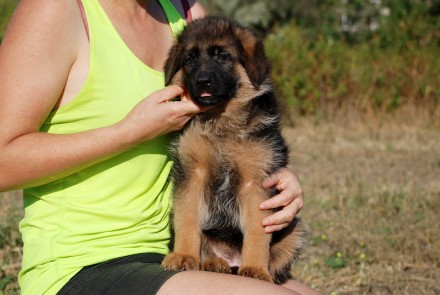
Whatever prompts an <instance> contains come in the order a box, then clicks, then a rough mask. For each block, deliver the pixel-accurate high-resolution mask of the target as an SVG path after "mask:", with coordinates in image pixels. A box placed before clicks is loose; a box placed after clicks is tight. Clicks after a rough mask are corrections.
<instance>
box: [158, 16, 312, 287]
mask: <svg viewBox="0 0 440 295" xmlns="http://www.w3.org/2000/svg"><path fill="white" fill-rule="evenodd" d="M269 71H270V67H269V63H268V60H267V58H266V56H265V54H264V49H263V45H262V43H261V42H260V41H258V40H257V39H256V37H255V35H254V34H253V33H252V32H251V31H250V30H248V29H246V28H243V27H241V26H240V25H238V24H237V23H235V22H232V21H229V20H227V19H225V18H222V17H214V16H210V17H206V18H204V19H201V20H196V21H194V22H193V23H191V24H190V25H189V26H188V27H187V28H186V29H185V30H184V31H183V33H182V34H181V35H180V37H179V38H178V40H177V42H176V44H175V45H174V47H173V48H172V49H171V51H170V55H169V58H168V60H167V63H166V66H165V75H166V83H167V84H170V83H177V84H181V85H184V87H185V88H186V89H188V91H189V94H190V96H191V97H192V99H193V100H194V101H195V102H196V103H198V104H200V105H202V106H212V108H210V109H209V110H208V111H206V112H203V113H200V114H198V115H197V116H195V117H194V118H193V119H192V120H191V121H190V122H189V123H188V124H187V126H186V127H185V129H184V130H183V132H182V134H181V135H180V136H179V137H178V139H177V140H176V141H175V142H174V144H173V146H172V151H171V153H172V156H173V157H174V161H175V164H174V168H173V171H172V177H173V179H174V182H175V196H174V220H173V223H174V230H175V244H174V252H172V253H170V254H169V255H168V256H167V257H166V258H165V259H164V261H163V263H162V265H163V267H165V268H166V269H185V270H199V269H200V270H207V271H215V272H225V273H231V272H232V269H231V267H230V266H229V265H228V263H227V262H226V261H225V260H223V259H222V258H219V257H217V256H219V255H218V253H221V254H222V255H220V256H233V254H234V253H240V255H241V263H240V265H239V268H238V271H237V272H238V274H239V275H243V276H247V277H254V278H258V279H262V280H266V281H271V282H275V283H278V284H280V283H283V282H285V281H286V280H287V279H289V278H290V277H291V276H290V268H291V264H292V262H293V261H294V260H295V259H296V258H297V257H298V255H299V254H300V252H301V250H302V249H303V248H304V246H305V244H306V240H307V236H308V228H307V226H306V225H305V224H304V222H303V221H302V220H300V219H298V218H295V219H294V221H293V222H292V223H291V225H290V226H289V227H288V228H285V229H283V230H281V231H279V232H277V233H274V234H272V235H270V234H266V233H265V232H264V228H263V226H262V225H261V222H262V220H263V218H264V217H266V216H268V215H270V214H272V213H273V211H270V210H269V211H267V210H260V209H259V205H260V203H261V202H262V201H264V200H266V199H268V198H270V197H271V196H273V195H274V193H275V191H273V190H272V191H270V190H266V189H264V188H263V187H262V182H263V179H264V178H266V177H267V176H268V175H270V174H271V173H273V172H274V171H276V170H277V169H279V168H280V167H284V166H286V165H287V161H288V148H287V146H286V143H285V141H284V139H283V137H282V136H281V133H280V113H281V111H280V106H279V104H278V102H277V98H276V96H275V94H274V92H273V90H272V85H271V81H270V74H269Z"/></svg>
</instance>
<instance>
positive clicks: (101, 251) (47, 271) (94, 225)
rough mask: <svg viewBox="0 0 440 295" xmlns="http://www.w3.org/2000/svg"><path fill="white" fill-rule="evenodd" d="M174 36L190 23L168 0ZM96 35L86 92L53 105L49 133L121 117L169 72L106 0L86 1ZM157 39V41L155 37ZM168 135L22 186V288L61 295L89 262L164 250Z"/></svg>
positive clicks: (168, 191)
mask: <svg viewBox="0 0 440 295" xmlns="http://www.w3.org/2000/svg"><path fill="white" fill-rule="evenodd" d="M159 2H160V4H161V5H162V8H163V10H164V11H165V13H166V15H167V18H168V21H169V24H170V26H171V29H172V31H173V34H174V35H177V34H178V33H179V32H180V31H181V30H182V29H183V27H184V26H185V24H186V22H185V20H184V19H182V17H181V15H180V14H179V13H178V12H177V10H176V9H175V8H174V7H173V5H172V4H171V3H170V2H169V0H160V1H159ZM83 5H84V10H85V13H86V17H87V21H88V25H89V34H90V62H89V73H88V77H87V79H86V82H85V85H84V86H83V88H82V90H81V91H80V93H79V94H78V95H77V97H75V98H74V99H73V100H72V101H71V102H69V103H68V104H66V105H65V106H62V107H61V108H60V109H58V110H56V111H54V112H52V113H51V114H50V115H49V117H48V118H47V119H46V121H45V122H44V124H43V126H42V127H41V131H43V132H49V133H55V134H68V133H74V132H80V131H84V130H89V129H94V128H98V127H102V126H108V125H110V124H114V123H116V122H118V121H120V120H121V119H122V118H124V117H125V116H126V115H127V113H128V112H129V111H130V110H131V109H132V108H133V107H134V106H135V105H136V104H137V103H138V102H139V101H140V100H142V99H143V98H145V97H147V96H148V95H149V94H150V93H151V92H153V91H156V90H158V89H161V88H163V87H164V75H163V73H162V72H158V71H156V70H154V69H151V68H149V67H148V66H146V65H145V64H144V63H143V62H142V61H140V60H139V59H138V58H137V57H136V56H135V55H134V54H133V53H132V52H131V51H130V49H129V48H128V47H127V46H126V44H125V43H124V42H123V40H122V39H121V37H120V36H119V35H118V33H117V31H116V30H115V28H114V27H113V25H112V23H111V21H110V19H109V18H108V17H107V15H106V13H105V11H104V10H103V9H102V7H101V6H100V4H99V2H98V0H83ZM152 42H154V40H152ZM168 141H169V138H168V136H163V137H159V138H156V139H154V140H151V141H149V142H146V143H144V144H141V145H138V146H136V147H135V148H133V149H131V150H130V151H127V152H125V153H122V154H120V155H117V156H115V157H113V158H110V159H108V160H106V161H103V162H101V163H98V164H96V165H94V166H91V167H89V168H87V169H84V170H82V171H80V172H77V173H74V174H72V175H70V176H67V177H64V178H63V179H59V180H56V181H53V182H51V183H48V184H45V185H42V186H38V187H34V188H29V189H25V190H24V207H25V217H24V219H23V220H22V221H21V222H20V231H21V233H22V237H23V242H24V257H23V263H22V270H21V272H20V274H19V283H20V286H21V291H22V294H23V295H28V294H29V295H34V294H56V293H57V292H58V291H59V289H61V287H62V286H63V285H64V284H66V283H67V282H68V280H69V279H70V278H71V277H73V276H74V275H75V274H76V273H77V272H78V271H79V270H80V269H81V268H82V267H83V266H86V265H91V264H95V263H99V262H102V261H106V260H109V259H113V258H116V257H122V256H126V255H131V254H136V253H143V252H153V253H162V254H166V253H167V251H168V249H167V245H168V241H169V238H170V237H169V213H170V209H171V198H170V195H171V185H170V182H169V179H168V175H169V172H170V169H171V165H172V162H171V160H170V159H169V157H168V154H167V144H168Z"/></svg>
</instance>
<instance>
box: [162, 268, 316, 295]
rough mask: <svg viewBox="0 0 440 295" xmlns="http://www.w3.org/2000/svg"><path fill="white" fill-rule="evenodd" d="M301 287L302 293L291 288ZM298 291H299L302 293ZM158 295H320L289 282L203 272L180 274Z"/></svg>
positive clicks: (168, 282) (167, 283) (164, 285)
mask: <svg viewBox="0 0 440 295" xmlns="http://www.w3.org/2000/svg"><path fill="white" fill-rule="evenodd" d="M297 287H300V290H301V292H302V293H300V292H297V291H294V290H291V289H289V288H297ZM300 290H298V291H300ZM157 294H158V295H179V294H182V295H187V294H212V295H216V294H252V295H259V294H261V295H263V294H264V295H267V294H280V295H282V294H291V295H292V294H300V295H301V294H302V295H305V294H313V295H315V294H319V293H317V292H316V291H314V290H313V289H311V288H308V287H307V286H305V285H302V284H299V283H298V285H297V284H296V282H294V281H292V282H290V281H289V282H288V283H287V284H286V285H285V287H283V286H279V285H275V284H272V283H268V282H265V281H260V280H256V279H251V278H246V277H241V276H237V275H228V274H218V273H212V272H203V271H184V272H179V273H177V274H175V275H173V276H172V277H171V278H169V279H168V280H167V281H166V282H165V283H164V284H163V285H162V287H161V288H160V289H159V292H158V293H157Z"/></svg>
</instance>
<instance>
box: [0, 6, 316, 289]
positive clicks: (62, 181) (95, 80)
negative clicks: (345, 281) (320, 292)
mask: <svg viewBox="0 0 440 295" xmlns="http://www.w3.org/2000/svg"><path fill="white" fill-rule="evenodd" d="M204 14H205V11H204V10H203V8H202V7H201V6H200V5H199V4H198V3H196V2H192V1H190V3H188V2H186V1H183V2H181V1H177V0H176V1H174V0H172V1H170V0H160V1H148V0H146V1H139V0H137V1H135V0H84V1H79V0H78V1H75V0H47V1H41V0H22V1H20V4H19V6H18V8H17V10H16V12H15V14H14V16H13V19H12V20H11V23H10V25H9V28H8V31H7V33H6V35H5V37H4V39H3V43H2V45H1V47H0V89H2V93H1V94H0V128H1V130H2V132H1V134H0V162H1V163H2V164H1V165H0V190H1V191H4V190H11V189H18V188H24V206H25V217H24V219H23V221H22V222H21V223H20V230H21V232H22V235H23V241H24V256H23V267H22V271H21V272H20V275H19V282H20V286H21V288H22V294H24V295H26V294H206V293H207V294H223V293H227V294H298V293H300V294H315V292H314V291H313V290H311V289H309V288H308V287H306V286H303V285H301V284H299V283H297V282H294V281H289V282H288V283H287V284H286V285H285V288H283V287H280V286H276V285H272V284H269V283H266V282H262V281H258V280H254V279H249V278H242V277H238V276H231V275H221V274H215V273H207V272H195V271H188V272H177V273H176V272H170V271H163V269H161V268H160V262H161V260H162V258H163V255H164V254H166V253H167V251H168V242H169V238H170V236H169V213H170V210H171V202H170V199H171V185H170V182H169V178H168V175H169V172H170V169H171V165H172V162H171V161H170V159H169V157H168V155H167V144H168V141H169V138H170V136H169V134H170V132H172V131H176V130H179V129H181V128H182V127H183V126H184V125H185V123H187V122H188V120H189V119H190V118H191V117H192V116H194V115H195V114H197V113H199V112H201V111H203V109H202V108H200V107H199V106H197V105H196V104H194V103H193V102H192V101H191V100H190V99H189V98H187V97H186V96H185V90H184V89H182V88H181V87H178V86H169V87H164V82H163V80H164V79H163V73H162V67H163V64H164V61H165V59H166V56H167V52H168V49H169V48H170V47H171V44H172V42H173V40H174V36H175V35H176V34H178V33H179V32H180V30H182V28H183V27H184V25H185V15H186V16H192V18H197V17H201V16H203V15H204ZM176 96H182V100H181V101H178V102H173V103H165V102H167V101H169V100H172V99H173V98H174V97H176ZM263 185H264V186H265V187H266V188H270V187H273V186H276V187H277V189H278V190H280V191H281V193H280V194H279V195H277V196H275V197H273V198H272V199H270V200H267V201H266V202H264V203H262V204H261V209H262V210H264V209H272V208H278V207H283V210H281V211H279V212H277V213H276V214H274V215H272V216H270V217H268V218H267V219H265V220H262V226H265V230H266V232H267V233H271V232H273V231H276V230H279V229H281V228H284V227H285V226H287V225H288V224H289V222H290V221H291V220H292V218H293V217H294V216H295V214H296V213H297V212H298V211H299V210H300V209H301V207H302V205H303V197H302V192H301V187H300V185H299V182H298V179H297V177H296V176H295V174H293V173H292V172H291V171H290V170H288V169H281V170H280V171H278V172H276V173H275V174H274V175H272V176H270V177H269V178H268V179H267V180H265V182H264V183H263ZM293 290H295V291H293ZM295 292H296V293H295Z"/></svg>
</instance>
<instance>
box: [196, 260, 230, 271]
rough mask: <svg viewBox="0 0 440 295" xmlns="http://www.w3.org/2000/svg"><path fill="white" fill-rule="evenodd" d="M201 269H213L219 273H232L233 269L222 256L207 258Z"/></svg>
mask: <svg viewBox="0 0 440 295" xmlns="http://www.w3.org/2000/svg"><path fill="white" fill-rule="evenodd" d="M201 269H202V270H205V271H212V272H219V273H232V270H231V268H230V267H229V265H228V263H227V262H226V261H225V260H223V259H221V258H211V259H206V260H205V261H204V262H203V263H202V268H201Z"/></svg>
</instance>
